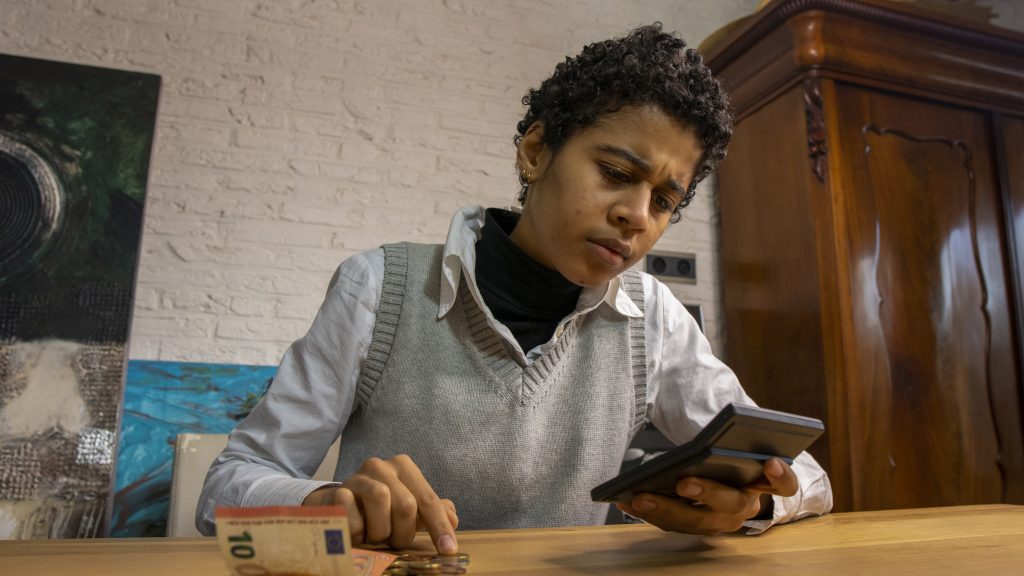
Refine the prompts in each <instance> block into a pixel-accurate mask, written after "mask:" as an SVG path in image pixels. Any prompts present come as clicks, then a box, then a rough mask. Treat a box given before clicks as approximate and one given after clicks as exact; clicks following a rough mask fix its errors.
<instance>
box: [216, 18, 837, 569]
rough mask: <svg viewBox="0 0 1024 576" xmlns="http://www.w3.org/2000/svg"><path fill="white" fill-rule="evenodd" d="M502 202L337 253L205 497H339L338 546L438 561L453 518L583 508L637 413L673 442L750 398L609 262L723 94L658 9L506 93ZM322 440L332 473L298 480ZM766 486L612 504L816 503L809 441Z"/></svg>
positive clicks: (662, 217)
mask: <svg viewBox="0 0 1024 576" xmlns="http://www.w3.org/2000/svg"><path fill="white" fill-rule="evenodd" d="M524 103H525V104H527V105H528V108H529V109H528V111H527V113H526V116H525V117H524V118H523V120H522V121H521V122H520V123H519V126H518V132H519V134H518V135H517V137H516V144H517V154H516V163H517V167H518V169H519V173H520V182H521V184H522V192H521V195H520V201H521V203H522V210H521V213H515V212H511V211H505V210H496V209H489V210H484V209H482V208H478V207H471V208H465V209H463V210H461V211H459V212H458V213H457V214H456V215H455V217H454V219H453V220H452V224H451V227H450V229H449V232H448V238H447V241H446V242H445V244H444V245H436V246H428V245H415V244H395V245H388V246H384V247H382V248H380V249H378V250H373V251H370V252H366V253H363V254H360V255H357V256H355V257H352V258H350V259H348V260H346V261H345V262H343V263H342V264H341V266H340V268H339V269H338V272H337V273H336V274H335V278H334V279H333V280H332V283H331V287H330V290H329V292H328V294H327V297H326V299H325V301H324V303H323V306H322V307H321V310H320V312H319V313H318V315H317V317H316V319H315V320H314V322H313V325H312V327H311V328H310V330H309V333H308V334H307V335H306V336H305V337H304V338H302V339H301V340H299V341H297V342H295V343H294V344H293V345H292V346H291V347H290V348H289V350H288V351H287V353H286V354H285V356H284V358H283V360H282V362H281V367H280V370H279V371H278V374H277V377H276V378H275V381H274V384H273V385H272V386H271V387H270V390H269V392H268V393H267V396H266V398H264V400H263V401H262V402H261V403H260V405H259V406H258V407H257V408H256V409H255V410H254V411H253V412H252V414H251V415H250V416H249V418H248V419H246V420H245V421H244V422H243V423H241V424H240V425H239V426H238V428H237V429H236V430H235V431H234V433H233V434H232V435H231V439H230V441H229V443H228V447H227V448H226V449H225V450H224V453H223V454H222V455H221V456H220V457H219V458H218V459H217V461H216V462H215V464H214V465H213V467H212V468H211V470H210V473H209V475H208V477H207V481H206V486H205V488H204V491H203V495H202V497H201V499H200V505H199V509H198V511H197V519H196V521H197V525H198V526H199V528H200V530H202V531H203V532H205V533H212V531H213V510H214V507H215V506H217V505H229V506H257V505H270V504H295V505H297V504H300V503H301V504H304V505H320V504H335V505H342V506H346V507H347V508H348V511H349V519H350V523H351V528H352V534H353V536H354V538H355V541H356V542H357V543H358V542H371V543H376V542H387V543H389V544H391V545H393V546H395V547H404V546H407V545H408V544H410V543H411V541H412V539H413V537H414V534H415V532H416V531H417V530H418V529H426V530H427V531H429V533H430V535H431V538H432V539H433V541H434V543H435V545H436V546H437V549H438V550H439V551H441V552H442V553H451V552H454V551H456V549H457V543H456V538H455V529H456V528H457V527H459V526H462V527H464V528H493V527H527V526H530V527H533V526H564V525H580V524H599V523H602V522H603V521H604V519H605V516H606V512H607V505H601V504H596V503H594V502H591V501H590V497H589V494H590V489H591V488H593V487H594V486H596V485H597V484H599V483H601V482H603V481H605V480H607V479H609V478H612V477H613V476H615V475H616V474H617V473H618V471H619V468H620V466H621V462H622V459H623V454H624V452H625V450H626V447H627V446H628V444H629V441H630V439H631V437H632V436H633V434H634V433H635V432H636V431H637V430H638V428H639V426H641V425H642V424H643V422H644V420H645V418H650V420H651V421H652V422H654V424H655V425H656V426H657V427H658V428H659V429H660V430H661V431H662V432H663V433H664V434H665V435H666V436H667V437H668V438H670V439H672V440H673V441H675V442H678V443H682V442H685V441H687V440H689V439H690V438H692V437H693V436H694V435H695V434H696V433H697V432H698V431H699V430H700V429H701V428H702V427H703V426H704V424H706V423H707V422H708V421H709V420H710V419H711V418H712V417H713V416H714V415H715V414H716V413H717V412H718V410H719V409H720V408H722V407H723V406H725V405H726V404H728V403H730V402H737V403H745V404H753V402H752V401H751V400H750V398H748V397H747V395H746V394H745V393H744V392H743V389H742V388H741V387H740V384H739V382H737V380H736V377H735V376H734V375H733V373H732V372H731V371H730V370H729V369H728V368H727V367H726V366H725V365H723V364H722V363H721V362H720V361H719V360H717V359H716V358H715V357H714V356H713V355H712V354H711V351H710V347H709V346H708V343H707V341H706V340H705V339H704V337H703V335H702V334H701V333H700V330H699V329H698V327H697V325H696V323H695V321H694V320H693V318H691V317H690V316H689V314H688V313H687V312H686V310H685V308H683V306H682V305H681V304H680V303H679V302H678V301H677V300H676V299H675V298H674V297H673V296H672V294H671V292H670V291H669V290H668V288H666V287H665V286H664V285H662V284H661V283H659V282H658V281H657V280H655V279H654V278H652V277H651V276H649V275H646V274H643V273H640V272H637V271H635V270H632V269H630V267H631V266H632V265H634V264H635V263H637V262H638V261H640V259H642V258H643V257H644V255H645V254H647V252H648V251H649V250H650V249H651V248H652V247H653V246H654V243H655V242H656V241H657V240H658V238H660V237H661V235H662V233H664V231H665V229H666V228H667V227H668V226H669V225H670V224H671V223H672V222H674V221H676V220H677V219H678V216H679V213H680V211H681V210H682V209H683V208H684V207H685V206H686V205H687V203H688V202H689V201H690V199H691V198H692V197H693V194H694V189H695V187H696V185H697V183H698V182H699V181H700V180H702V179H703V178H704V177H706V176H707V175H708V174H709V173H710V172H711V170H712V169H713V168H714V167H715V165H716V164H717V162H718V161H719V160H721V159H722V158H723V157H724V156H725V148H726V144H727V143H728V140H729V138H730V135H731V131H732V124H731V117H730V114H729V111H728V103H727V100H726V98H725V96H724V94H723V93H722V91H721V89H720V87H719V85H718V83H717V81H715V79H714V78H712V76H711V74H710V73H709V71H708V70H707V68H706V67H705V66H704V64H703V62H702V60H701V58H700V56H699V55H698V54H697V53H696V52H695V51H693V50H688V49H686V48H685V44H684V43H683V42H682V41H681V40H679V39H678V38H675V37H674V36H672V35H670V34H667V33H664V32H662V30H661V26H660V25H658V24H655V25H652V26H645V27H642V28H638V29H636V30H634V31H632V32H631V33H630V34H628V35H627V36H625V37H623V38H618V39H613V40H608V41H604V42H598V43H595V44H592V45H590V46H587V47H586V48H584V50H583V51H582V53H580V54H579V55H578V56H576V57H575V58H568V59H566V61H565V62H563V63H561V64H559V65H558V66H557V67H556V69H555V73H554V74H553V75H552V76H551V77H550V78H549V79H547V80H546V81H544V82H543V83H542V84H541V86H540V88H538V89H536V90H531V91H530V93H529V94H528V95H527V96H526V97H525V98H524ZM339 435H340V436H341V437H342V440H343V441H342V449H341V456H340V460H339V464H338V469H337V471H336V473H335V479H336V480H337V482H333V483H323V482H315V481H312V480H309V476H310V474H312V473H313V471H314V470H315V469H316V468H317V466H318V464H319V463H320V461H321V459H322V458H323V456H324V453H325V452H326V450H327V448H328V446H329V445H330V444H331V443H332V442H333V441H334V440H335V439H336V438H337V437H338V436H339ZM765 476H766V478H767V480H768V482H767V483H763V484H759V485H757V486H749V487H746V488H744V489H736V488H731V487H729V486H725V485H722V484H719V483H716V482H714V481H711V480H708V479H702V478H684V479H682V480H681V481H680V482H679V484H678V486H677V488H678V492H679V494H680V495H681V496H686V497H687V498H689V499H691V500H689V502H693V501H696V502H698V503H699V504H693V503H687V502H688V501H687V500H684V499H675V498H667V497H663V496H657V495H652V494H641V495H638V496H637V497H636V498H635V499H634V500H633V502H632V503H631V504H630V505H623V506H621V507H622V509H623V510H624V511H626V512H628V513H630V514H633V515H635V516H638V517H640V518H642V519H644V520H646V521H648V522H650V523H652V524H655V525H657V526H659V527H662V528H664V529H666V530H674V531H680V532H689V533H706V534H710V533H719V532H725V531H733V530H737V529H739V528H741V527H742V526H744V525H746V526H748V527H751V528H753V529H754V530H764V529H766V528H767V527H768V526H770V525H772V524H774V523H780V522H785V521H789V520H792V519H795V518H798V517H801V516H805V515H809V514H822V513H825V512H827V511H828V510H829V509H830V508H831V500H832V498H831V490H830V487H829V483H828V479H827V477H826V476H825V474H824V472H823V471H822V470H821V468H820V467H819V466H818V464H817V463H816V462H815V461H814V460H813V458H811V457H810V456H809V455H807V454H806V453H805V454H801V455H800V456H799V457H798V458H797V459H796V460H795V461H794V465H793V466H792V467H790V466H788V465H786V464H785V463H783V462H781V461H780V460H770V461H768V462H767V463H766V464H765Z"/></svg>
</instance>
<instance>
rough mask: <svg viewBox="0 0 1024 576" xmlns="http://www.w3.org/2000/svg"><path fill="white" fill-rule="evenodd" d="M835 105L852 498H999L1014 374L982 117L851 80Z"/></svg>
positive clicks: (926, 502) (919, 502)
mask: <svg viewBox="0 0 1024 576" xmlns="http://www.w3.org/2000/svg"><path fill="white" fill-rule="evenodd" d="M836 108H837V114H838V116H839V121H840V123H841V125H842V129H841V130H840V132H841V133H840V134H839V135H838V136H837V137H838V138H839V139H840V140H841V142H840V145H841V148H842V149H843V150H845V151H846V152H847V154H848V158H847V159H846V160H847V161H846V162H845V163H844V164H843V167H842V168H841V170H842V175H841V177H842V179H843V181H844V186H843V192H842V194H843V197H842V198H840V199H838V200H839V205H840V206H841V209H840V216H838V217H840V218H843V219H844V220H845V221H844V225H843V228H844V229H846V230H847V235H846V236H845V237H844V238H840V239H839V240H838V242H839V244H840V246H839V247H838V249H839V250H841V251H845V253H846V258H847V261H848V263H849V269H848V270H846V271H845V273H846V274H848V278H847V279H846V280H847V282H849V290H850V295H851V297H850V302H849V303H848V306H849V307H850V315H849V318H850V319H851V321H850V322H849V325H848V326H845V327H844V341H845V342H846V351H847V357H848V359H849V363H848V372H847V382H848V391H847V395H848V397H847V401H848V402H849V414H850V433H851V438H850V442H851V445H852V450H851V457H852V459H853V460H854V461H853V462H852V463H851V468H852V472H853V477H854V478H855V479H858V478H859V480H860V484H859V485H857V484H856V483H855V486H854V495H853V496H854V507H855V508H858V509H873V508H895V507H907V506H936V505H952V504H968V503H980V502H997V501H1001V500H1004V499H1005V497H1006V494H1007V490H1008V482H1009V481H1010V480H1011V478H1010V477H1009V476H1008V474H1009V473H1011V472H1013V471H1012V470H1007V468H1006V465H1005V464H1006V463H1005V462H1003V460H1002V456H1001V450H1002V444H1003V442H1004V441H1005V440H1006V439H1005V434H1006V433H1007V432H1008V431H1009V430H1008V429H1001V424H1000V423H1001V422H1002V419H1001V418H999V417H997V414H998V413H999V412H1000V410H1002V408H1001V407H1000V406H999V405H998V404H999V403H998V402H997V399H998V398H1006V397H1007V394H1006V392H1007V390H1015V388H1016V382H1017V374H1016V364H1015V358H1014V352H1013V346H1012V342H1013V334H1012V330H1011V324H1010V322H1011V315H1010V312H1011V310H1010V308H1009V304H1008V302H1009V294H1008V292H1007V281H1006V274H1005V269H1006V263H1005V262H1004V258H1003V255H1004V239H1003V236H1002V232H1001V226H1002V216H1001V213H1000V211H999V210H1000V208H999V207H1000V203H999V193H998V187H997V184H996V179H995V175H994V169H993V164H992V163H993V160H992V158H993V150H992V145H991V142H992V138H991V133H990V130H989V125H988V119H987V117H986V116H985V115H983V114H980V113H976V112H972V111H969V110H964V109H959V108H954V107H946V106H939V105H934V104H929V103H926V102H922V101H918V100H913V99H909V98H899V97H896V96H891V95H888V94H884V93H881V92H873V91H869V90H863V89H859V88H854V87H852V86H845V87H843V88H841V89H839V90H837V101H836ZM1011 396H1013V397H1015V392H1012V393H1011ZM1016 431H1017V434H1019V426H1018V427H1017V428H1016ZM1018 450H1019V446H1018ZM1018 472H1019V470H1018Z"/></svg>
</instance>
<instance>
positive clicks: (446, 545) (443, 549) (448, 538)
mask: <svg viewBox="0 0 1024 576" xmlns="http://www.w3.org/2000/svg"><path fill="white" fill-rule="evenodd" d="M437 546H438V548H439V550H438V552H440V553H442V554H455V553H456V552H458V551H459V546H458V544H456V543H455V537H453V536H452V535H451V534H445V535H443V536H441V539H440V540H438V542H437Z"/></svg>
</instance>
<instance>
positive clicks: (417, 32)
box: [0, 0, 1020, 364]
mask: <svg viewBox="0 0 1024 576" xmlns="http://www.w3.org/2000/svg"><path fill="white" fill-rule="evenodd" d="M757 4H758V0H693V1H687V2H679V1H677V0H635V1H629V2H626V1H621V2H609V1H607V0H566V1H562V0H493V1H476V0H445V1H440V0H436V1H431V0H422V1H420V0H390V1H385V0H376V1H373V0H308V1H307V0H303V1H300V0H277V1H275V0H45V1H44V0H0V51H2V52H4V53H9V54H19V55H25V56H34V57H40V58H49V59H54V60H63V61H70V62H77V63H82V64H91V65H99V66H106V67H112V68H124V69H130V70H138V71H145V72H151V73H155V74H159V75H161V76H162V77H163V88H162V96H161V105H160V113H159V118H158V122H157V139H156V145H155V150H154V154H153V161H152V168H151V178H150V188H149V192H148V198H147V206H146V223H145V232H144V235H143V242H142V256H141V262H140V272H139V283H138V290H137V296H136V304H135V319H134V324H133V327H132V334H131V357H133V358H137V359H162V360H191V361H206V362H240V363H255V364H276V363H277V362H278V360H279V359H280V356H281V354H282V352H283V351H284V349H285V348H286V347H287V345H288V344H289V343H290V342H291V341H292V340H293V339H295V338H297V337H299V336H301V335H302V334H303V333H304V331H305V330H306V328H307V327H308V324H309V322H310V320H311V319H312V317H313V315H314V314H315V312H316V309H317V307H318V305H319V303H320V300H321V298H322V296H323V293H324V290H325V288H326V285H327V281H328V280H329V278H330V276H331V273H332V272H333V270H334V269H335V267H336V266H337V265H338V263H339V262H340V261H341V260H342V259H343V258H345V257H347V256H350V255H352V254H354V253H356V252H358V251H361V250H366V249H370V248H373V247H376V246H378V245H379V244H381V243H383V242H390V241H396V240H402V239H408V240H419V241H440V240H442V239H443V237H444V233H445V231H446V230H447V225H448V221H449V218H450V216H451V214H452V212H453V211H454V210H455V209H456V208H458V207H460V206H462V205H465V204H469V203H482V204H485V205H508V204H509V203H510V202H511V200H512V198H513V197H514V195H515V193H516V179H515V175H514V174H513V147H512V136H513V135H514V133H515V123H516V122H517V121H518V120H519V118H520V116H521V114H522V106H521V104H520V98H521V97H522V95H523V94H524V93H525V91H526V90H527V88H528V87H530V86H535V85H536V84H538V83H539V82H540V81H541V80H542V79H544V78H545V77H547V76H548V75H549V74H550V72H551V70H552V69H553V67H554V65H555V64H556V63H557V62H559V61H561V60H562V59H563V58H564V57H565V55H567V54H575V53H577V52H578V51H579V49H580V48H581V47H582V46H583V45H584V44H586V43H588V42H591V41H594V40H598V39H601V38H604V37H608V36H611V35H616V34H620V33H622V32H624V31H626V30H627V29H628V28H629V27H631V26H633V25H636V24H640V23H645V22H650V21H653V20H656V19H657V20H662V21H663V22H664V23H665V24H666V27H667V28H669V29H671V30H675V31H678V32H679V33H680V34H681V35H682V36H683V37H684V38H686V39H687V40H688V41H689V42H690V44H691V45H693V46H696V45H697V44H699V42H700V41H701V40H702V39H703V38H705V37H706V36H707V35H708V34H709V33H711V32H712V31H714V30H715V29H717V28H718V27H720V26H722V25H723V24H725V23H727V22H729V21H731V20H733V19H735V18H737V17H740V16H742V15H745V14H747V13H749V12H750V11H752V10H753V9H754V8H755V6H756V5H757ZM996 5H997V7H998V6H999V5H1000V2H998V1H997V2H996ZM1001 5H1002V6H1003V7H1004V8H1005V6H1008V5H1012V2H1009V3H1008V2H1002V3H1001ZM1010 16H1011V17H1014V16H1016V17H1017V18H1018V19H1019V17H1020V13H1019V10H1018V12H1017V13H1016V14H1015V15H1014V14H1010ZM1003 23H1004V24H1006V22H1005V19H1004V22H1003ZM712 194H713V191H712V189H711V187H710V186H709V185H707V184H705V185H703V186H702V187H701V188H700V189H699V192H698V195H697V198H696V199H695V200H694V202H693V203H692V205H691V207H690V208H688V209H687V211H686V212H685V215H684V218H683V220H682V222H681V223H680V224H677V225H676V226H675V227H673V228H671V229H670V231H669V233H667V234H666V236H665V237H664V239H663V240H662V241H661V242H660V243H659V245H658V247H657V248H658V249H661V250H670V251H685V252H696V253H697V255H698V271H699V274H700V278H699V282H698V284H696V285H695V286H687V285H678V286H676V288H675V291H676V293H677V295H679V297H680V298H681V299H682V300H684V301H686V302H694V303H700V304H703V305H704V309H705V315H706V322H707V332H708V334H709V336H710V338H711V340H712V343H713V345H714V346H715V347H716V348H718V347H719V344H720V338H719V328H718V327H719V322H718V318H719V311H718V306H719V304H718V302H719V296H718V294H719V290H718V282H717V278H718V274H719V272H718V266H717V263H716V259H715V245H716V242H717V236H716V222H717V216H716V210H715V203H714V199H713V197H712Z"/></svg>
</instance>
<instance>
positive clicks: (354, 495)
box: [304, 455, 459, 554]
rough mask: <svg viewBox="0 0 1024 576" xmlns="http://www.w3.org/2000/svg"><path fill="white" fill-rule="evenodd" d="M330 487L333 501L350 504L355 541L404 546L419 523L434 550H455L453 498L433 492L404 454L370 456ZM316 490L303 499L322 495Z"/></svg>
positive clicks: (456, 519)
mask: <svg viewBox="0 0 1024 576" xmlns="http://www.w3.org/2000/svg"><path fill="white" fill-rule="evenodd" d="M332 488H333V489H334V490H335V492H334V496H335V499H336V500H338V502H336V503H337V504H338V505H344V506H346V508H348V509H349V516H350V525H351V531H352V538H353V541H354V542H357V543H362V542H367V543H371V544H375V543H380V542H387V543H388V544H389V545H391V546H392V547H394V548H408V547H409V546H410V545H412V543H413V539H414V538H415V536H416V531H417V529H424V530H426V531H427V532H429V533H430V537H431V539H432V540H433V542H434V546H435V547H436V548H437V550H438V552H440V553H442V554H454V553H456V552H458V544H457V542H456V540H455V528H457V527H458V525H459V517H458V514H457V513H456V511H455V504H454V503H453V502H452V501H451V500H442V499H441V498H439V497H438V496H437V494H436V493H435V492H434V489H433V488H431V486H430V483H429V482H427V480H426V478H424V476H423V473H422V472H421V471H420V469H419V467H417V466H416V464H415V463H414V462H413V461H412V459H411V458H409V457H408V456H406V455H400V456H396V457H394V458H391V459H389V460H382V459H380V458H370V459H368V460H366V462H364V463H363V465H362V467H360V469H359V471H358V472H357V473H356V474H353V475H352V476H351V477H349V478H348V479H347V480H346V481H345V486H344V488H337V487H332ZM318 492H319V491H314V492H313V493H311V494H310V496H307V498H306V500H305V501H304V503H306V504H312V503H314V502H318V501H322V500H323V496H318V495H317V493H318Z"/></svg>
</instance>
